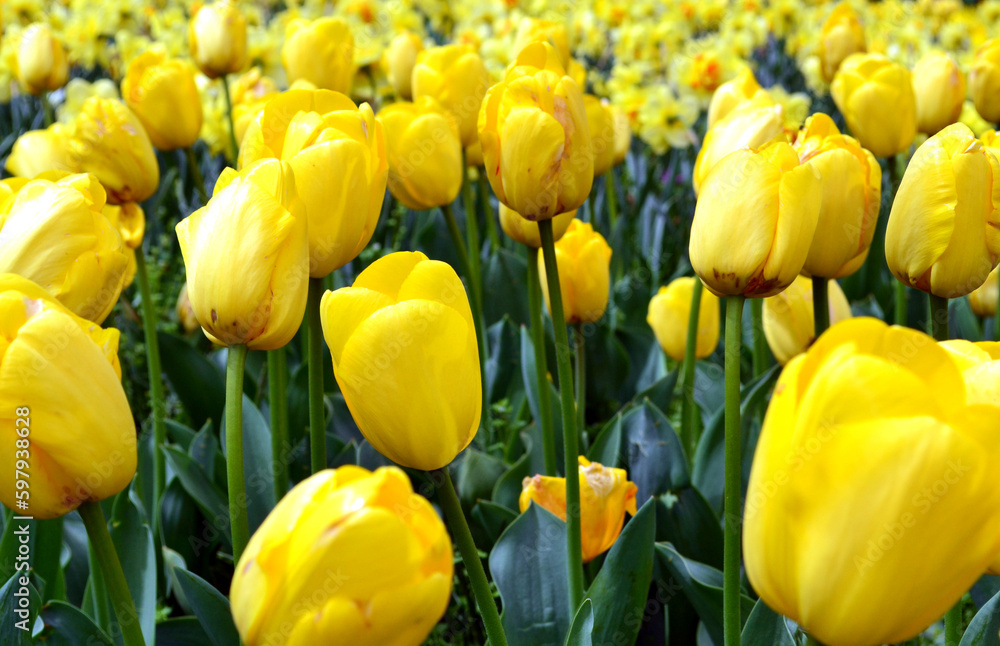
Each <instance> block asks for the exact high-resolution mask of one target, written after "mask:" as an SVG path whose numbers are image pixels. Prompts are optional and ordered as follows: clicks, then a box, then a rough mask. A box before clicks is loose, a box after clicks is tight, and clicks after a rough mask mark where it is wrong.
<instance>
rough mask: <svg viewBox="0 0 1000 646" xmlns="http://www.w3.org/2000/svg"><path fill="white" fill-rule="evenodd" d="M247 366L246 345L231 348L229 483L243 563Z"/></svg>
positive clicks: (236, 540) (246, 532) (246, 538)
mask: <svg viewBox="0 0 1000 646" xmlns="http://www.w3.org/2000/svg"><path fill="white" fill-rule="evenodd" d="M246 362H247V347H246V346H245V345H233V346H230V347H229V357H228V359H227V360H226V481H227V483H228V485H229V524H230V527H231V529H232V534H233V561H234V562H239V560H240V556H241V555H242V554H243V550H244V549H245V548H246V546H247V543H248V542H249V541H250V528H249V522H248V520H247V494H246V479H245V478H244V477H243V369H244V367H245V366H246Z"/></svg>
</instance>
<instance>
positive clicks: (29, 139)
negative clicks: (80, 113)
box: [6, 122, 73, 179]
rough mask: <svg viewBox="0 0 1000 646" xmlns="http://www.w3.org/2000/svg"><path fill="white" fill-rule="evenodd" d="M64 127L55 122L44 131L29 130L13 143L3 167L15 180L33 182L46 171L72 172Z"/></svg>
mask: <svg viewBox="0 0 1000 646" xmlns="http://www.w3.org/2000/svg"><path fill="white" fill-rule="evenodd" d="M67 130H68V129H67V128H66V126H64V125H63V124H61V123H59V122H56V123H53V124H52V125H51V126H49V127H48V128H46V129H45V130H29V131H28V132H26V133H24V134H23V135H21V136H20V137H18V138H17V140H16V141H15V142H14V147H13V148H11V151H10V156H9V157H7V162H6V167H7V170H8V171H10V172H11V173H12V174H13V175H15V176H17V177H27V178H29V179H30V178H32V177H35V176H36V175H39V174H41V173H44V172H45V171H49V170H64V171H69V170H72V169H73V160H71V159H70V156H69V150H68V149H67V145H66V139H67V137H68V134H69V133H68V132H67Z"/></svg>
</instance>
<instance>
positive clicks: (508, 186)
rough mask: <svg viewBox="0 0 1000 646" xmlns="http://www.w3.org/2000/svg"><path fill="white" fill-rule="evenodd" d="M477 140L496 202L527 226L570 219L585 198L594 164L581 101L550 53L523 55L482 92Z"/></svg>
mask: <svg viewBox="0 0 1000 646" xmlns="http://www.w3.org/2000/svg"><path fill="white" fill-rule="evenodd" d="M414 74H416V72H414ZM479 139H480V141H481V142H482V145H483V160H484V161H485V163H486V174H487V178H488V179H489V181H490V185H491V186H492V187H493V192H494V193H495V194H496V196H497V199H498V200H499V201H500V202H503V203H504V204H506V205H507V206H508V207H510V208H511V209H513V210H514V211H516V212H517V213H520V214H521V215H522V216H523V217H525V218H527V219H529V220H535V221H537V220H548V219H551V218H553V217H555V216H557V215H559V214H560V213H565V212H567V211H572V210H573V209H576V208H578V207H579V206H580V205H581V204H583V203H584V201H585V200H586V199H587V197H588V195H589V194H590V188H591V186H592V185H593V181H594V158H593V153H592V151H591V141H590V130H589V127H588V125H587V112H586V109H585V108H584V104H583V94H582V93H581V91H580V87H579V86H578V85H577V84H576V81H574V80H573V79H571V78H570V77H568V76H566V74H565V71H564V70H563V68H562V66H561V65H560V63H559V60H558V56H557V54H556V51H555V50H554V49H552V47H551V46H550V45H547V44H544V43H534V44H532V45H529V46H528V47H526V48H525V49H524V50H523V51H522V52H521V53H520V54H519V55H518V57H517V60H516V61H515V63H514V65H513V66H512V67H511V68H510V69H508V70H507V74H506V76H505V77H504V79H503V80H502V81H500V82H499V83H497V84H496V85H494V86H493V87H492V88H490V90H489V92H488V93H487V94H486V98H485V99H483V104H482V109H481V111H480V113H479Z"/></svg>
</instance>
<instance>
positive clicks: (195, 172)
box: [184, 146, 208, 204]
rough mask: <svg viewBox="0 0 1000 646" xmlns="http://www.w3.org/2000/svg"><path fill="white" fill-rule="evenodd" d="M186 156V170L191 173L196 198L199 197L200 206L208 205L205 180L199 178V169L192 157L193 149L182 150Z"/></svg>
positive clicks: (196, 161)
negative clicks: (196, 194)
mask: <svg viewBox="0 0 1000 646" xmlns="http://www.w3.org/2000/svg"><path fill="white" fill-rule="evenodd" d="M184 154H185V155H187V162H188V169H189V170H190V171H191V181H192V182H194V185H195V188H197V189H198V196H199V197H201V203H202V204H208V193H207V192H206V190H205V178H203V177H202V176H201V167H200V166H199V165H198V158H197V157H195V155H194V148H192V147H191V146H188V147H187V148H185V149H184Z"/></svg>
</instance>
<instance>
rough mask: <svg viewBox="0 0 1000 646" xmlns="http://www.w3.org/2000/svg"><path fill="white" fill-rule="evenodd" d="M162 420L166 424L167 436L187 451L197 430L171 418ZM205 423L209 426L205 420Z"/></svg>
mask: <svg viewBox="0 0 1000 646" xmlns="http://www.w3.org/2000/svg"><path fill="white" fill-rule="evenodd" d="M164 422H165V423H166V426H167V436H168V437H169V438H170V439H171V440H173V441H174V442H176V443H177V444H179V445H180V447H181V448H182V449H184V450H185V451H187V450H188V447H189V446H191V441H192V440H194V438H195V435H197V431H195V430H194V429H193V428H190V427H188V426H185V425H183V424H181V423H180V422H175V421H174V420H172V419H168V420H164ZM206 425H209V426H210V424H209V423H207V422H206Z"/></svg>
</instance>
